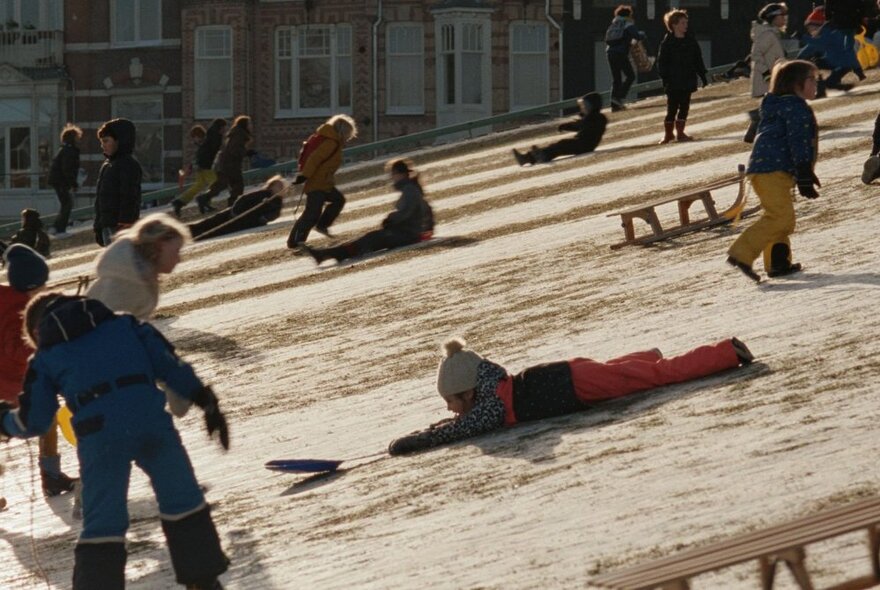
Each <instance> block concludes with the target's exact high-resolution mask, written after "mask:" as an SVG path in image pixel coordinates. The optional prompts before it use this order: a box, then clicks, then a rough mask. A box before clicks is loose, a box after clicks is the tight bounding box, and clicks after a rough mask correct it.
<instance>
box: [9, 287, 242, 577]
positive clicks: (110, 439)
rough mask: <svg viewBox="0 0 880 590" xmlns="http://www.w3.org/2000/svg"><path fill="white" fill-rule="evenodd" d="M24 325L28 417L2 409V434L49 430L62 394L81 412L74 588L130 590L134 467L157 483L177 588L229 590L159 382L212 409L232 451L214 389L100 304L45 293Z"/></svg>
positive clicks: (146, 331) (213, 425) (149, 330)
mask: <svg viewBox="0 0 880 590" xmlns="http://www.w3.org/2000/svg"><path fill="white" fill-rule="evenodd" d="M24 327H25V330H24V331H25V332H26V333H27V335H28V337H29V338H30V340H31V342H32V344H33V346H34V348H35V349H36V352H35V353H34V355H33V356H32V357H31V358H30V360H29V361H28V377H27V379H26V380H25V384H24V392H23V393H22V394H21V396H20V397H19V403H20V407H19V409H15V410H12V409H9V408H8V407H5V408H0V436H3V437H10V436H16V437H22V438H25V437H31V436H36V435H38V434H40V433H42V432H45V431H46V429H47V428H49V427H50V424H51V423H52V420H53V418H54V416H55V412H57V411H58V396H59V395H61V396H63V397H64V401H65V403H66V404H67V407H68V408H70V410H71V411H72V412H73V419H72V424H73V429H74V431H75V432H76V436H77V442H78V447H77V453H78V455H79V462H80V475H81V477H82V504H83V528H82V531H81V533H80V536H79V540H78V542H77V544H76V548H75V549H74V568H73V588H74V590H93V589H96V588H106V589H121V588H124V587H125V562H126V557H127V556H126V550H125V533H126V530H127V529H128V525H129V519H128V507H127V502H128V499H127V496H128V486H129V479H130V475H131V464H132V463H135V464H137V466H138V467H139V468H140V469H142V470H143V471H144V472H145V473H146V474H147V475H148V476H149V478H150V482H151V484H152V487H153V490H154V493H155V495H156V499H157V500H158V503H159V518H160V520H161V522H162V530H163V532H164V533H165V539H166V543H167V544H168V549H169V552H170V554H171V564H172V566H173V568H174V572H175V574H176V577H177V582H178V583H180V584H184V585H186V586H187V588H192V589H201V590H209V589H210V590H215V589H218V588H220V585H219V582H218V581H217V577H218V576H219V575H220V574H222V573H223V572H225V571H226V569H227V567H228V563H229V561H228V559H227V558H226V556H225V555H224V554H223V550H222V548H221V546H220V539H219V537H218V535H217V531H216V529H215V528H214V522H213V520H212V518H211V511H210V507H209V506H208V504H207V502H206V501H205V497H204V494H203V493H202V490H201V488H200V487H199V483H198V481H197V480H196V477H195V474H194V473H193V468H192V464H191V463H190V460H189V457H188V456H187V454H186V449H185V448H184V447H183V444H182V442H181V440H180V434H178V432H177V430H176V429H175V427H174V423H173V421H172V418H171V415H170V414H169V413H168V412H167V411H166V410H165V404H166V402H165V394H164V393H163V391H162V390H161V389H159V387H158V386H157V382H161V383H162V384H163V387H165V388H166V389H171V390H173V391H174V392H175V393H176V394H177V396H179V397H180V398H182V399H184V400H186V401H187V402H188V404H189V405H191V404H195V405H197V406H199V407H200V408H202V410H203V411H204V417H205V424H206V426H207V430H208V435H209V436H211V435H212V434H213V433H214V432H217V433H218V434H219V438H220V443H221V445H222V446H223V448H224V449H228V448H229V433H228V430H227V426H226V419H225V417H224V415H223V413H222V412H221V411H220V409H219V403H218V400H217V397H216V395H214V392H213V391H212V390H211V388H210V387H208V386H205V385H204V383H202V381H201V380H200V379H199V378H198V377H197V376H196V374H195V372H194V371H193V368H192V367H191V366H190V365H189V364H187V363H186V362H184V361H183V360H182V359H181V358H180V357H178V356H177V355H176V354H175V352H174V347H173V346H171V344H170V343H169V342H168V341H167V340H165V338H164V337H163V336H162V335H161V334H160V333H159V331H158V330H156V329H155V328H154V327H153V326H151V325H150V324H145V323H141V322H139V321H138V320H136V319H135V318H134V316H131V315H128V314H122V315H117V314H115V313H113V312H112V311H110V310H109V309H107V307H106V306H104V304H102V303H101V302H100V301H96V300H94V299H87V298H85V297H79V296H66V295H63V294H61V293H45V294H41V295H38V296H37V297H35V298H34V299H33V300H32V301H31V302H30V303H29V304H28V306H27V309H26V311H25V316H24Z"/></svg>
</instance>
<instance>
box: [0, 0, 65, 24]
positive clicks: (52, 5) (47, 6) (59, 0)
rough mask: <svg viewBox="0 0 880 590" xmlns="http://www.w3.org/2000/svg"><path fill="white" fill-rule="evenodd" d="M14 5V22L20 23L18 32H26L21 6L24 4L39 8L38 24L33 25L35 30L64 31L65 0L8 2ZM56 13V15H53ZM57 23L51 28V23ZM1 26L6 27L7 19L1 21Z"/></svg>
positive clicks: (19, 0) (20, 0)
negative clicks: (35, 5)
mask: <svg viewBox="0 0 880 590" xmlns="http://www.w3.org/2000/svg"><path fill="white" fill-rule="evenodd" d="M7 1H11V2H12V4H13V8H12V12H13V16H12V20H14V21H15V22H17V23H18V30H19V31H24V30H26V29H25V28H24V25H25V23H24V22H22V18H21V5H22V4H24V3H28V4H37V5H38V6H39V14H40V16H39V17H38V22H37V23H32V24H33V25H34V30H37V31H56V30H58V31H60V30H63V29H64V5H63V0H7ZM53 13H54V14H53ZM53 22H54V23H57V26H54V27H52V26H50V23H53ZM0 25H3V26H4V27H5V26H6V20H5V17H4V18H2V19H0Z"/></svg>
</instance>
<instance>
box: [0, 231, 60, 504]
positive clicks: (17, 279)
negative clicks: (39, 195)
mask: <svg viewBox="0 0 880 590" xmlns="http://www.w3.org/2000/svg"><path fill="white" fill-rule="evenodd" d="M4 258H5V259H6V273H7V278H8V279H9V286H6V285H0V353H2V354H0V401H5V402H8V403H10V404H12V405H13V406H18V395H19V394H20V393H21V389H22V381H23V380H24V375H25V370H26V368H27V360H28V357H30V356H31V354H32V353H33V352H34V350H33V348H31V347H30V346H28V345H27V344H26V343H25V341H24V340H23V339H22V313H23V312H24V308H25V307H26V306H27V304H28V302H29V301H30V300H31V298H32V297H34V295H36V294H37V293H39V292H40V291H41V290H42V289H43V286H44V285H45V284H46V281H47V280H48V279H49V266H48V265H47V264H46V261H45V260H44V259H43V257H42V256H40V255H39V254H38V253H37V252H35V251H34V250H32V249H31V248H29V247H27V246H25V245H24V244H13V245H11V246H9V249H7V250H6V252H5V254H4ZM40 479H41V480H42V484H43V492H44V493H45V494H46V495H47V496H57V495H58V494H61V493H63V492H69V491H71V490H73V485H74V481H75V480H74V479H71V478H69V477H67V476H66V475H65V474H64V473H62V472H61V457H60V456H59V455H58V429H57V428H56V427H55V426H53V427H52V428H50V429H49V431H48V432H46V434H44V435H43V436H41V437H40Z"/></svg>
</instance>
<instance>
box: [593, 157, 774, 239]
mask: <svg viewBox="0 0 880 590" xmlns="http://www.w3.org/2000/svg"><path fill="white" fill-rule="evenodd" d="M734 184H737V185H739V190H738V192H737V195H736V199H735V200H734V202H733V204H732V205H731V206H730V207H728V208H727V209H725V210H724V211H722V212H720V213H719V212H718V211H717V210H716V209H715V199H714V198H713V197H712V191H716V190H718V189H721V188H724V187H726V186H731V185H734ZM746 188H747V187H746V176H745V167H744V166H742V165H740V166H739V170H738V172H737V174H736V175H735V176H730V177H727V178H722V179H720V180H717V181H715V182H713V183H711V184H707V185H705V186H702V187H700V188H698V189H695V190H692V191H687V192H683V193H678V194H675V195H672V196H670V197H665V198H663V199H658V200H656V201H651V202H650V203H643V204H641V205H636V206H634V207H630V208H629V209H625V210H623V211H618V212H616V213H609V214H608V217H615V216H617V215H620V218H621V224H620V225H621V226H623V233H624V238H625V239H624V241H622V242H619V243H617V244H614V245H612V246H611V249H612V250H617V249H618V248H622V247H623V246H628V245H634V244H639V245H643V246H644V245H647V244H652V243H654V242H658V241H660V240H665V239H667V238H671V237H673V236H678V235H681V234H685V233H689V232H693V231H697V230H701V229H705V228H707V227H712V226H715V225H721V224H724V223H730V222H731V221H733V220H734V219H735V218H736V217H737V216H738V215H739V216H746V215H750V214H752V213H754V212H755V211H757V210H758V209H760V207H753V208H752V209H749V210H748V211H743V208H744V206H745V200H746ZM697 201H699V202H700V203H702V205H703V209H704V210H705V211H706V218H704V219H700V220H697V221H692V220H691V215H690V209H691V205H693V204H694V203H696V202H697ZM676 202H677V203H678V225H676V226H674V227H663V225H662V224H661V223H660V218H659V217H658V216H657V212H656V211H655V209H656V208H657V207H659V206H661V205H666V204H667V203H676ZM634 219H641V220H643V221H645V222H646V223H647V224H648V225H649V226H650V229H651V233H649V234H647V235H642V236H638V237H637V236H636V232H635V228H634V227H633V220H634Z"/></svg>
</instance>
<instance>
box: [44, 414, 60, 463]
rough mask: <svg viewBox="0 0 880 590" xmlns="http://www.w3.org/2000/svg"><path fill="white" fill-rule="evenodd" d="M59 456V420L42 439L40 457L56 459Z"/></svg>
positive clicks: (54, 421)
mask: <svg viewBox="0 0 880 590" xmlns="http://www.w3.org/2000/svg"><path fill="white" fill-rule="evenodd" d="M57 454H58V420H52V426H51V427H50V428H49V430H47V431H46V434H44V435H42V436H41V437H40V457H54V456H55V455H57Z"/></svg>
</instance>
